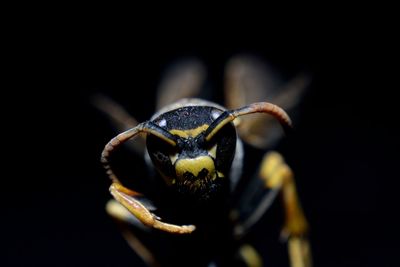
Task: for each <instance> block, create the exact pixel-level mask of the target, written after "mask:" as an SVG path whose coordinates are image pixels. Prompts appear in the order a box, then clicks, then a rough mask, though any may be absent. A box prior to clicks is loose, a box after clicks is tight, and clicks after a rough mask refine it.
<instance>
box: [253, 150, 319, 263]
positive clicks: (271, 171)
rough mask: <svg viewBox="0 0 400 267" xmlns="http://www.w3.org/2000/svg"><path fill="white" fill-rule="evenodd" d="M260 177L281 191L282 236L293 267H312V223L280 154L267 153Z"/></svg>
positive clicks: (291, 174) (268, 185) (271, 186)
mask: <svg viewBox="0 0 400 267" xmlns="http://www.w3.org/2000/svg"><path fill="white" fill-rule="evenodd" d="M260 177H261V178H262V179H263V180H264V182H265V186H266V187H268V188H270V189H278V190H280V192H281V196H282V202H283V206H284V209H285V224H284V227H283V230H282V235H281V236H282V237H283V238H285V239H287V240H288V251H289V258H290V262H291V266H292V267H310V266H311V265H312V264H311V251H310V245H309V242H308V239H307V232H308V223H307V220H306V218H305V216H304V213H303V210H302V208H301V205H300V201H299V199H298V196H297V191H296V185H295V181H294V178H293V172H292V171H291V169H290V168H289V166H288V165H287V164H286V163H285V162H284V160H283V158H282V156H281V155H280V154H279V153H276V152H270V153H268V154H266V156H265V157H264V159H263V162H262V165H261V170H260Z"/></svg>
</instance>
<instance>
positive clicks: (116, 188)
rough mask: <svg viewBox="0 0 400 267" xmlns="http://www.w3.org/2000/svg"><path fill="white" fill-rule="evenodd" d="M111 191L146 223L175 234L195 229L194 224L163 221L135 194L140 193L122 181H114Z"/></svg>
mask: <svg viewBox="0 0 400 267" xmlns="http://www.w3.org/2000/svg"><path fill="white" fill-rule="evenodd" d="M110 192H111V194H112V195H113V197H114V198H115V200H117V201H118V202H119V203H120V204H121V205H122V206H124V207H125V208H126V209H127V210H128V211H129V212H130V213H132V214H133V215H134V216H135V217H136V218H137V219H138V220H139V221H141V222H142V223H143V224H144V225H147V226H149V227H153V228H156V229H159V230H162V231H166V232H170V233H174V234H188V233H191V232H193V231H194V230H195V227H194V226H193V225H175V224H169V223H165V222H162V221H161V219H160V218H159V217H157V216H156V215H154V214H153V213H151V212H150V211H149V210H148V209H147V208H146V207H145V206H144V205H143V204H142V203H141V202H140V201H138V200H137V199H136V198H135V196H139V195H140V194H139V193H137V192H135V191H132V190H130V189H128V188H126V187H124V186H123V185H121V184H120V183H113V184H112V185H111V187H110Z"/></svg>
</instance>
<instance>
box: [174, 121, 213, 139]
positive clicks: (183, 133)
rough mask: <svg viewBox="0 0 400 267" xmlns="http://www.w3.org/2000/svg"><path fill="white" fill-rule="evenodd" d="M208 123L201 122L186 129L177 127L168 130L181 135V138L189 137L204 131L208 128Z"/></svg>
mask: <svg viewBox="0 0 400 267" xmlns="http://www.w3.org/2000/svg"><path fill="white" fill-rule="evenodd" d="M208 126H209V125H208V124H203V125H201V126H199V127H197V128H195V129H188V130H178V129H172V130H170V131H169V132H170V133H171V134H174V135H177V136H180V137H183V138H189V137H196V136H198V135H199V134H200V133H202V132H204V131H205V130H206V129H207V128H208Z"/></svg>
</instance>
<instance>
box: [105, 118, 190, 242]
mask: <svg viewBox="0 0 400 267" xmlns="http://www.w3.org/2000/svg"><path fill="white" fill-rule="evenodd" d="M140 133H147V134H153V135H155V136H158V137H160V138H162V139H163V140H164V141H165V142H169V143H170V144H171V145H174V144H176V143H175V141H174V140H173V139H171V137H170V136H168V133H163V129H160V128H157V126H156V125H153V124H151V123H150V122H144V123H141V124H139V125H138V126H136V127H134V128H132V129H129V130H127V131H125V132H123V133H120V134H119V135H117V136H116V137H114V138H113V139H111V141H109V142H108V143H107V145H106V146H105V147H104V150H103V152H102V154H101V162H102V163H103V165H104V168H105V169H106V170H107V174H108V176H109V177H110V179H111V180H112V182H113V183H112V184H111V186H110V192H111V194H112V195H113V197H114V198H115V200H117V201H118V202H119V203H120V204H121V205H122V206H124V207H125V208H126V209H128V210H129V212H131V213H132V214H133V215H134V216H135V217H136V218H138V219H139V220H140V221H141V222H142V223H143V224H144V225H147V226H149V227H153V228H156V229H160V230H162V231H166V232H170V233H176V234H187V233H191V232H193V231H194V230H195V226H194V225H182V226H179V225H174V224H168V223H165V222H161V220H160V218H159V217H157V216H155V215H154V214H152V213H151V212H150V211H149V209H147V208H146V207H145V206H144V205H143V204H142V203H141V202H140V201H139V200H138V199H137V197H139V196H140V194H139V193H138V192H136V191H133V190H130V189H128V188H126V187H124V186H123V185H122V184H121V182H120V181H119V179H118V178H117V176H116V175H115V173H114V172H113V170H112V169H111V166H110V163H109V157H110V154H111V153H112V152H113V151H114V150H115V149H116V148H117V147H118V146H120V145H121V144H123V143H124V142H126V141H127V140H129V139H131V138H134V137H135V136H137V135H138V134H140Z"/></svg>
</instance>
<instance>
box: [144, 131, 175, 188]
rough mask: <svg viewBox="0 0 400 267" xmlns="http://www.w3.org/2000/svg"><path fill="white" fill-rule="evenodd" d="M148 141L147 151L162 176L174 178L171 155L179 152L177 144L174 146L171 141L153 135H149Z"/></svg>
mask: <svg viewBox="0 0 400 267" xmlns="http://www.w3.org/2000/svg"><path fill="white" fill-rule="evenodd" d="M146 143H147V151H148V153H149V156H150V159H151V160H152V162H153V164H154V167H155V168H156V169H157V171H158V172H159V173H160V174H161V176H162V177H164V178H166V179H168V180H172V179H173V177H174V176H175V171H174V167H173V163H172V162H171V159H172V157H171V155H176V154H178V148H177V146H172V145H170V144H169V143H166V142H164V140H161V139H159V138H158V137H155V136H152V135H149V136H147V140H146ZM167 182H169V181H167Z"/></svg>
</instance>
